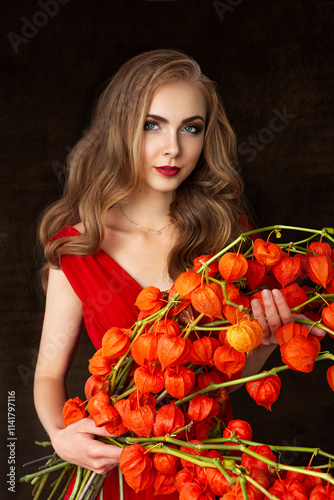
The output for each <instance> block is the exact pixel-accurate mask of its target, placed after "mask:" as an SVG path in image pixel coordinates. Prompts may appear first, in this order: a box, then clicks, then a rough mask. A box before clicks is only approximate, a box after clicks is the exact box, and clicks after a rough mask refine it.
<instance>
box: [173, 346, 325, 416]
mask: <svg viewBox="0 0 334 500" xmlns="http://www.w3.org/2000/svg"><path fill="white" fill-rule="evenodd" d="M324 359H331V360H334V354H331V353H330V352H328V351H326V352H325V353H323V354H321V355H320V356H317V357H316V358H315V360H314V361H322V360H324ZM289 369H290V368H289V367H288V366H287V365H281V366H277V367H275V368H271V369H270V370H268V371H265V372H261V373H257V374H256V375H250V376H249V377H242V378H238V379H235V380H231V381H229V382H223V383H221V384H210V385H209V386H207V387H204V389H201V390H200V391H197V392H194V393H192V394H189V395H188V396H185V397H184V398H183V399H180V400H178V401H176V402H175V404H176V406H180V405H182V404H183V403H186V402H188V401H190V400H191V399H193V398H194V397H195V396H199V395H201V394H206V393H207V392H211V391H217V390H219V389H222V388H223V387H231V386H233V385H238V384H245V383H246V382H251V381H252V380H258V379H261V378H264V377H269V376H270V375H276V374H277V373H280V372H282V371H285V370H289Z"/></svg>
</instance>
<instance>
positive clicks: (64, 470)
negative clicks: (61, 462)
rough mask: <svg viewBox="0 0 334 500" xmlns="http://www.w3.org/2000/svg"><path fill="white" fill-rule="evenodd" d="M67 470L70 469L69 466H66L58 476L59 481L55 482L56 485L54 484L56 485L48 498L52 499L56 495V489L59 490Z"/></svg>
mask: <svg viewBox="0 0 334 500" xmlns="http://www.w3.org/2000/svg"><path fill="white" fill-rule="evenodd" d="M67 471H68V468H64V469H63V470H62V473H61V474H60V476H59V477H58V479H57V481H56V482H55V485H54V487H53V489H52V491H51V493H50V495H49V496H48V498H47V500H51V499H52V498H53V497H54V495H55V493H56V491H57V489H58V487H59V485H60V483H61V482H62V480H63V478H64V476H65V474H66V472H67Z"/></svg>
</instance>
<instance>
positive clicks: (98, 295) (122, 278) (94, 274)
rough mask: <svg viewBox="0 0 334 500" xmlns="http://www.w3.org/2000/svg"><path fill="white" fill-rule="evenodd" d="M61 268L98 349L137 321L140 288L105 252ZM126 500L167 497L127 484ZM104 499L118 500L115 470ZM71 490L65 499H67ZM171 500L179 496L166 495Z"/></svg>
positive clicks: (68, 229)
mask: <svg viewBox="0 0 334 500" xmlns="http://www.w3.org/2000/svg"><path fill="white" fill-rule="evenodd" d="M79 234H80V233H79V231H77V230H76V229H75V228H74V227H72V226H65V228H64V229H61V230H60V231H59V232H58V233H57V235H56V236H55V238H65V237H68V236H76V235H79ZM61 268H62V270H63V272H64V274H65V276H66V277H67V279H68V281H69V283H70V285H71V286H72V288H73V290H74V291H75V293H76V295H77V296H78V297H79V299H80V300H81V302H82V310H83V317H84V322H85V326H86V330H87V333H88V335H89V338H90V339H91V341H92V343H93V344H94V346H95V348H96V349H99V348H100V347H101V343H102V337H103V335H104V333H105V332H106V331H107V330H108V329H109V328H111V327H112V326H117V327H119V328H129V327H131V326H132V325H133V324H134V323H135V321H136V320H137V316H138V313H139V310H138V309H137V307H136V306H135V305H134V303H135V301H136V298H137V295H138V293H139V292H140V291H141V290H142V287H141V286H140V285H139V284H138V283H137V282H136V281H135V280H134V279H133V278H132V277H131V276H130V275H129V274H128V273H127V272H126V271H125V270H124V269H123V268H122V267H121V266H120V265H119V264H117V262H116V261H115V260H114V259H112V257H110V255H108V254H107V253H106V252H105V251H104V250H102V249H101V250H99V251H98V252H97V253H96V254H94V255H86V256H81V255H64V256H62V257H61ZM225 415H226V421H225V422H226V423H227V421H228V420H230V419H231V418H232V413H231V408H230V406H229V407H228V408H227V411H226V413H225ZM124 486H125V499H126V500H165V499H166V498H167V496H166V495H154V496H153V488H152V487H150V488H148V489H147V490H145V491H142V492H139V493H137V494H136V493H135V492H134V491H133V490H132V489H131V488H130V487H129V486H128V485H127V484H126V483H125V484H124ZM103 488H104V498H105V499H107V500H111V499H113V500H116V499H119V490H118V473H117V467H115V468H114V469H113V470H112V471H111V473H110V474H109V475H108V477H107V479H106V481H105V483H104V487H103ZM69 495H70V491H69V492H68V493H67V494H66V496H65V500H66V499H67V498H69ZM168 498H169V499H170V500H176V499H178V498H179V495H178V493H177V492H176V493H173V494H170V495H168Z"/></svg>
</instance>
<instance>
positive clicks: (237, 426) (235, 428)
mask: <svg viewBox="0 0 334 500" xmlns="http://www.w3.org/2000/svg"><path fill="white" fill-rule="evenodd" d="M232 436H235V437H237V438H240V439H245V440H246V441H251V440H252V437H253V430H252V427H251V426H250V424H249V423H248V422H246V421H245V420H240V419H236V420H230V421H229V423H228V425H227V427H225V429H224V431H223V437H224V438H226V437H232Z"/></svg>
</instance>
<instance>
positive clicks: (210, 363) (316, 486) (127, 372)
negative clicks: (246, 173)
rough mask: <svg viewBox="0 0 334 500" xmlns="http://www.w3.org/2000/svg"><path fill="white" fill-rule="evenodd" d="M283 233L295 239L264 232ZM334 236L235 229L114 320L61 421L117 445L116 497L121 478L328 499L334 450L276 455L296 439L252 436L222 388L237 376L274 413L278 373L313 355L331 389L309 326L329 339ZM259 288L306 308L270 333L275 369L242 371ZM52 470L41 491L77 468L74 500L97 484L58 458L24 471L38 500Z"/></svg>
mask: <svg viewBox="0 0 334 500" xmlns="http://www.w3.org/2000/svg"><path fill="white" fill-rule="evenodd" d="M288 230H294V232H297V231H301V232H302V233H303V236H302V237H301V239H300V240H299V241H296V242H290V243H277V242H273V241H272V240H273V238H274V235H276V238H279V237H280V236H281V231H288ZM255 233H257V234H255ZM272 233H274V235H273V234H272ZM297 234H298V233H297ZM333 234H334V230H333V229H331V228H325V229H323V230H311V229H304V228H299V227H289V226H271V227H265V228H261V229H258V230H256V231H248V232H246V233H243V234H241V235H240V236H239V237H238V238H237V239H236V240H235V241H234V242H233V243H231V244H230V245H229V246H227V247H226V248H224V249H222V250H221V251H220V252H219V253H218V254H216V255H201V256H198V258H196V259H195V262H194V266H193V269H189V270H187V271H185V272H184V273H182V274H180V276H179V277H178V278H177V279H176V281H175V283H174V285H173V286H172V288H171V289H170V290H169V291H167V292H163V291H161V290H159V289H157V288H156V287H153V286H149V287H147V288H145V289H143V290H142V291H141V292H140V293H139V295H138V297H137V301H136V305H137V306H138V308H139V310H140V315H139V319H138V321H137V322H136V323H135V324H134V325H133V327H132V328H131V329H130V330H124V329H120V328H117V327H113V326H112V325H110V329H109V330H108V331H107V332H106V333H105V335H104V337H103V341H102V348H101V349H99V350H98V351H97V352H96V353H95V354H94V356H93V357H92V359H90V360H89V367H88V369H89V372H90V373H91V376H90V377H89V378H88V380H87V382H86V385H85V397H86V400H85V401H83V400H81V399H80V398H78V397H74V398H73V399H69V400H68V401H67V402H66V404H65V406H64V411H63V414H64V425H65V426H66V425H71V424H72V423H73V422H76V421H78V420H80V419H83V418H92V419H93V420H94V422H95V425H96V426H98V427H102V426H104V427H105V428H106V430H107V431H108V432H109V433H110V435H111V437H110V438H101V440H103V441H104V442H106V443H110V444H113V445H117V446H119V447H121V448H122V452H121V457H120V465H119V470H120V474H119V477H120V481H121V484H120V495H121V498H123V487H122V481H123V479H124V480H125V481H126V482H127V483H128V485H129V486H130V487H131V488H132V489H133V490H134V491H135V492H139V491H142V490H145V489H147V488H148V487H151V486H153V489H154V493H155V494H165V495H169V494H171V493H173V492H176V491H177V492H178V494H179V498H180V499H181V500H196V499H200V500H211V499H212V500H214V499H220V500H234V499H242V498H244V499H247V498H249V499H250V500H261V499H263V498H269V499H274V498H280V499H284V500H285V499H287V500H288V499H289V500H291V499H292V500H293V499H296V500H306V499H310V500H333V499H334V478H333V476H332V475H331V474H330V469H331V467H333V463H334V462H333V461H334V455H333V454H330V453H326V452H325V451H322V450H320V449H313V448H302V447H298V452H299V453H302V452H304V453H309V454H310V455H311V456H313V454H317V455H318V456H320V457H323V460H324V463H322V464H321V465H319V466H317V467H312V464H311V461H312V460H311V461H310V463H309V465H308V466H307V467H302V466H291V465H288V464H285V463H281V462H280V452H281V451H282V450H290V451H292V452H293V450H294V448H293V447H288V446H274V445H272V444H266V443H261V442H258V441H253V440H252V439H253V436H252V428H251V425H250V424H249V423H248V422H246V421H243V420H240V419H232V420H229V421H228V420H227V415H228V412H227V411H226V408H227V406H228V404H229V398H228V392H227V390H228V388H229V387H231V386H233V385H236V384H240V383H245V384H246V388H247V391H248V393H249V395H250V397H251V398H253V399H254V400H255V401H256V403H257V404H258V405H261V406H263V407H264V408H266V409H269V410H270V409H271V407H272V405H273V403H274V402H275V401H276V400H277V398H278V396H279V393H280V388H281V379H280V376H279V374H280V373H281V372H284V371H285V370H288V369H291V370H296V371H301V372H305V373H309V372H311V371H312V370H313V366H314V363H315V362H319V361H326V360H328V361H329V362H330V365H329V368H328V371H327V379H328V383H329V385H330V387H331V388H332V389H333V390H334V363H333V361H334V355H333V354H331V353H330V352H321V346H320V341H319V337H316V336H314V335H312V325H317V327H319V328H321V329H322V330H323V334H324V336H325V335H330V336H332V337H334V264H333V260H334V253H333V249H332V247H333V243H334V237H333ZM260 236H263V237H260ZM246 243H248V244H246ZM331 245H332V246H331ZM244 247H246V248H247V249H246V250H245V251H244V252H243V253H242V251H241V248H244ZM264 288H280V290H281V292H282V294H283V295H284V297H285V298H286V301H287V303H288V305H289V307H290V309H291V311H293V312H294V313H301V312H303V313H304V315H305V316H303V317H302V318H300V317H299V316H298V315H297V316H296V318H295V319H294V321H293V322H292V323H290V324H286V325H283V326H281V327H280V328H279V329H278V330H277V334H276V335H277V342H278V344H279V346H280V347H279V348H280V351H281V355H282V366H278V367H275V368H272V369H271V370H269V371H266V372H262V373H260V374H256V375H253V376H248V377H244V378H240V377H241V370H242V368H243V367H244V365H245V363H246V359H247V357H248V356H252V351H253V350H254V349H256V348H257V347H258V346H259V345H260V343H261V341H262V339H263V332H262V328H261V325H260V323H259V322H258V321H257V320H256V319H254V318H253V317H252V314H251V310H250V300H251V299H252V298H254V297H257V298H258V299H259V300H260V301H261V300H262V299H261V290H262V289H264ZM305 317H306V319H305ZM306 325H310V326H311V327H309V328H308V329H307V328H306ZM246 404H247V403H246ZM54 470H57V471H59V470H60V471H61V475H60V477H59V478H58V479H57V480H56V482H54V483H53V490H52V492H51V493H50V496H49V498H52V496H53V495H54V494H55V490H56V489H58V488H59V487H60V485H61V482H62V481H63V482H64V484H65V486H64V485H63V486H61V487H60V488H61V491H62V492H63V493H61V494H60V496H59V497H58V498H59V499H62V498H63V497H64V494H65V493H64V492H65V491H66V489H67V485H68V484H69V482H70V481H71V478H72V477H73V475H74V474H75V473H76V481H75V486H74V489H73V491H72V494H71V499H75V500H83V499H86V500H92V499H93V498H97V494H98V492H99V491H101V492H102V491H103V479H104V476H102V477H101V476H98V475H97V474H95V473H93V472H91V471H88V470H87V471H82V470H81V469H80V468H78V467H76V466H73V465H71V464H69V463H66V462H62V461H61V460H60V459H59V457H57V456H56V455H54V456H52V457H51V458H50V459H49V462H48V465H47V466H46V467H45V468H44V469H42V470H40V471H38V472H35V473H33V474H30V475H27V476H25V477H24V478H22V481H32V482H33V483H34V485H35V486H34V488H35V490H34V491H35V497H34V498H35V499H36V498H39V495H40V492H41V490H42V488H43V487H44V483H45V478H46V477H48V475H49V474H51V473H53V471H54ZM102 495H103V494H102V493H101V495H100V498H102Z"/></svg>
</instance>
